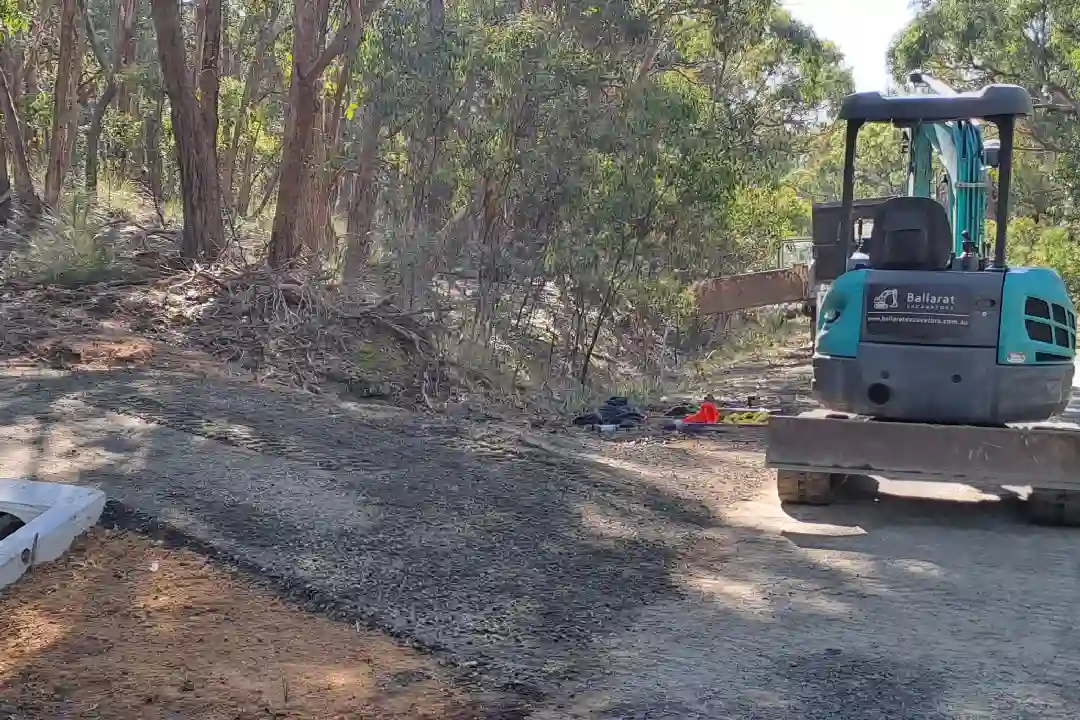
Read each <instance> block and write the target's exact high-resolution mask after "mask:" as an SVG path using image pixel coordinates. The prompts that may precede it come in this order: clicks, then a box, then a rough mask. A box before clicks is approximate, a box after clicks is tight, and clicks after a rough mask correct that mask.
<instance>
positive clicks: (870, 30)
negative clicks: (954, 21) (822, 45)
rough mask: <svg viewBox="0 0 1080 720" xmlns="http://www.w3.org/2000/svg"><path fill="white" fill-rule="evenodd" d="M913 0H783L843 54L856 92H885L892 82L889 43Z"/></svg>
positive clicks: (907, 14)
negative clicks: (887, 59)
mask: <svg viewBox="0 0 1080 720" xmlns="http://www.w3.org/2000/svg"><path fill="white" fill-rule="evenodd" d="M909 4H910V0H783V5H784V7H786V8H787V9H788V11H789V12H791V14H792V15H794V16H795V17H796V18H797V19H798V20H801V21H802V22H804V23H807V24H808V25H810V26H811V27H812V28H814V30H815V31H816V32H817V34H818V36H819V37H822V38H824V39H826V40H831V41H833V42H834V43H836V44H837V45H838V46H839V47H840V51H841V52H842V53H844V57H845V58H846V60H847V64H848V65H849V66H850V67H851V69H852V71H853V73H854V75H855V89H856V90H884V89H885V88H886V86H887V85H888V82H889V73H888V71H887V70H886V68H885V53H886V50H887V49H888V47H889V41H890V40H892V38H893V36H894V35H895V34H896V33H898V32H900V30H902V29H903V27H904V25H906V24H907V22H908V20H910V19H911V16H912V14H913V12H912V11H911V10H910V9H909V7H908V6H909Z"/></svg>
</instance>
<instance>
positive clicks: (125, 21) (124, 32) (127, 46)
mask: <svg viewBox="0 0 1080 720" xmlns="http://www.w3.org/2000/svg"><path fill="white" fill-rule="evenodd" d="M138 8H139V3H138V0H120V4H119V5H118V7H117V14H116V19H117V22H116V28H117V32H118V33H120V34H119V35H118V37H120V38H122V41H121V42H119V43H117V46H116V48H115V49H114V50H113V52H115V53H117V54H118V56H119V58H120V67H121V68H129V67H131V66H132V65H133V64H134V63H135V60H136V53H137V51H138V44H137V42H136V35H135V13H136V12H137V11H138ZM116 107H117V109H118V110H119V111H120V112H122V113H125V114H127V115H133V114H134V112H135V103H134V96H133V95H132V94H131V92H130V90H128V86H127V83H126V82H124V83H122V84H121V85H120V87H119V89H118V90H117V96H116Z"/></svg>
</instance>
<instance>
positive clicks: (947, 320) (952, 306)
mask: <svg viewBox="0 0 1080 720" xmlns="http://www.w3.org/2000/svg"><path fill="white" fill-rule="evenodd" d="M868 289H869V290H870V292H869V293H868V295H867V299H868V302H867V306H868V307H867V308H866V330H867V332H868V333H870V334H872V335H890V336H897V335H901V336H906V337H912V338H914V337H922V338H929V337H939V338H940V337H950V336H956V335H963V334H964V333H965V332H967V329H968V326H969V325H970V324H971V317H970V312H971V310H970V305H971V303H970V298H969V297H967V295H966V294H962V291H959V290H958V291H952V290H950V293H949V294H948V295H946V294H942V293H941V292H940V291H937V292H935V291H934V290H930V289H926V288H918V287H898V288H897V287H888V286H884V285H877V286H871V287H870V288H868ZM871 298H872V299H871Z"/></svg>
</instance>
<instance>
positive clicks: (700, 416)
mask: <svg viewBox="0 0 1080 720" xmlns="http://www.w3.org/2000/svg"><path fill="white" fill-rule="evenodd" d="M683 422H685V423H703V424H706V425H711V424H713V423H718V422H720V410H719V409H718V408H717V407H716V403H713V402H709V401H705V402H703V403H701V407H700V408H699V409H698V411H697V412H696V413H694V414H693V415H687V416H686V417H684V418H683Z"/></svg>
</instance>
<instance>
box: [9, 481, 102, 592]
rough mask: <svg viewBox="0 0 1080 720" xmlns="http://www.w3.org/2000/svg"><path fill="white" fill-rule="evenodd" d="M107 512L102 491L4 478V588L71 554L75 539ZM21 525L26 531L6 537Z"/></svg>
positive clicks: (22, 529) (17, 531) (21, 530)
mask: <svg viewBox="0 0 1080 720" xmlns="http://www.w3.org/2000/svg"><path fill="white" fill-rule="evenodd" d="M104 509H105V493H103V492H101V491H100V490H95V489H93V488H85V487H78V486H77V485H64V484H62V483H51V482H35V481H32V480H4V479H0V513H5V514H4V515H0V537H2V538H3V539H2V540H0V588H4V587H7V586H8V585H10V584H12V583H13V582H15V581H16V580H18V579H19V578H20V577H22V575H23V573H25V572H26V571H27V570H29V569H30V568H32V567H34V566H35V565H38V564H40V563H45V562H50V561H52V560H56V559H57V558H58V557H60V556H61V555H63V554H64V553H65V552H67V550H68V548H69V547H71V543H72V542H73V541H74V540H75V538H76V537H78V536H79V535H81V534H82V533H84V532H86V531H87V530H88V529H90V528H91V527H93V526H94V525H95V524H97V521H98V519H99V518H100V517H101V512H102V510H104ZM11 516H14V517H15V518H17V519H18V522H16V521H15V520H14V519H12V517H11ZM19 523H22V527H19V528H18V529H17V530H15V531H14V532H13V533H11V534H10V535H7V537H4V535H6V534H7V532H9V531H10V529H11V527H12V526H13V525H14V526H17V525H18V524H19Z"/></svg>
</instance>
